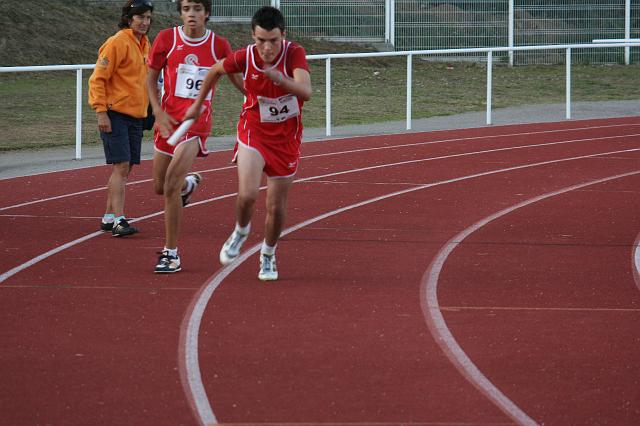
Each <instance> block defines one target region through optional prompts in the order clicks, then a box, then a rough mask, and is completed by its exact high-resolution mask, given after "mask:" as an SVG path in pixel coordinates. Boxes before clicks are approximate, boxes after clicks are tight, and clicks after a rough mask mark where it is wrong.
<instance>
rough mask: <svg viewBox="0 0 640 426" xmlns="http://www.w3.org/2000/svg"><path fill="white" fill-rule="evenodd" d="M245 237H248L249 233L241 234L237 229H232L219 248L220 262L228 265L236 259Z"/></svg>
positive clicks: (245, 239)
mask: <svg viewBox="0 0 640 426" xmlns="http://www.w3.org/2000/svg"><path fill="white" fill-rule="evenodd" d="M247 237H249V234H241V233H239V232H238V231H233V233H232V234H231V236H230V237H229V238H228V239H227V241H226V242H225V243H224V245H223V246H222V249H221V250H220V263H222V264H223V265H228V264H230V263H231V262H233V261H234V260H236V258H237V257H238V255H239V254H240V249H241V248H242V244H244V242H245V241H247Z"/></svg>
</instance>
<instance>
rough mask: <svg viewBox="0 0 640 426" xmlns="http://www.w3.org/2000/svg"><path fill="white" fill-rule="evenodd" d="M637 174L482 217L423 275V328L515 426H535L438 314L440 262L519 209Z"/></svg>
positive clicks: (529, 200)
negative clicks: (492, 379) (467, 351)
mask: <svg viewBox="0 0 640 426" xmlns="http://www.w3.org/2000/svg"><path fill="white" fill-rule="evenodd" d="M638 173H640V171H634V172H630V173H623V174H619V175H615V176H609V177H606V178H602V179H597V180H592V181H590V182H586V183H581V184H578V185H573V186H569V187H566V188H563V189H560V190H557V191H553V192H549V193H546V194H543V195H540V196H538V197H534V198H530V199H528V200H525V201H522V202H520V203H518V204H515V205H513V206H511V207H508V208H506V209H503V210H500V211H499V212H497V213H494V214H492V215H490V216H487V217H486V218H484V219H482V220H480V221H478V222H476V223H474V224H473V225H471V226H470V227H468V228H466V229H465V230H463V231H462V232H460V233H459V234H457V235H456V236H454V237H453V238H451V239H450V240H449V241H448V242H447V243H446V244H445V245H444V246H443V248H442V249H441V250H440V251H439V252H438V254H437V255H436V257H435V258H434V260H433V262H432V263H431V265H429V268H428V269H427V270H426V272H425V273H424V275H423V278H422V283H421V286H420V293H421V297H420V301H421V306H422V312H423V314H424V316H425V318H426V320H427V325H428V326H429V329H430V330H431V334H432V335H433V337H434V338H435V340H436V342H438V345H440V348H441V349H442V350H443V352H444V353H445V354H446V355H447V357H448V358H449V360H450V361H451V362H452V363H453V364H454V365H455V366H456V368H457V369H458V371H460V373H461V374H462V375H463V376H464V377H465V378H466V379H467V380H468V381H469V382H471V383H472V384H473V385H474V386H475V387H476V388H478V390H480V392H481V393H483V394H484V395H485V396H486V397H487V398H489V399H490V400H491V401H493V403H494V404H495V405H496V406H498V408H500V409H501V410H502V411H503V412H504V413H505V414H506V415H508V416H509V417H510V418H511V419H513V420H514V421H515V422H516V423H518V424H524V425H535V424H537V423H536V422H535V421H534V420H533V419H531V418H530V417H529V416H528V415H527V414H526V413H525V412H524V411H522V410H521V409H520V408H519V407H518V406H517V405H515V404H514V403H513V402H512V401H511V400H510V399H509V398H507V397H506V396H505V395H504V394H503V393H502V392H500V390H499V389H498V388H497V387H496V386H495V385H494V384H493V383H491V381H490V380H489V379H487V377H486V376H485V375H484V374H482V372H481V371H480V370H479V369H478V367H476V365H475V364H474V363H473V361H471V359H470V358H469V357H468V356H467V354H466V353H465V352H464V350H463V349H462V348H461V347H460V345H459V344H458V342H457V341H456V339H455V338H454V337H453V334H452V333H451V331H450V330H449V328H448V327H447V324H446V322H445V320H444V317H443V315H442V312H441V308H440V305H439V302H438V294H437V292H438V278H439V276H440V272H441V271H442V267H443V265H444V263H445V262H446V261H447V258H448V257H449V255H450V254H451V252H452V251H453V250H454V249H455V248H456V247H457V246H458V245H459V244H461V243H462V242H463V241H464V239H465V238H467V237H468V236H469V235H471V234H472V233H473V232H475V231H477V230H478V229H480V228H482V227H483V226H485V225H487V224H488V223H490V222H492V221H494V220H496V219H498V218H500V217H502V216H505V215H507V214H509V213H511V212H513V211H515V210H517V209H519V208H522V207H525V206H528V205H530V204H533V203H536V202H538V201H541V200H545V199H547V198H551V197H554V196H557V195H561V194H564V193H567V192H570V191H575V190H578V189H581V188H584V187H587V186H591V185H596V184H599V183H603V182H608V181H610V180H614V179H620V178H624V177H628V176H632V175H635V174H638Z"/></svg>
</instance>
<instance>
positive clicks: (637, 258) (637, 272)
mask: <svg viewBox="0 0 640 426" xmlns="http://www.w3.org/2000/svg"><path fill="white" fill-rule="evenodd" d="M633 247H634V249H633V252H632V253H631V265H632V266H631V267H632V269H633V280H634V281H635V283H636V287H638V290H640V234H638V236H637V237H636V241H635V242H634V243H633Z"/></svg>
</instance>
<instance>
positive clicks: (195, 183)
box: [182, 172, 202, 207]
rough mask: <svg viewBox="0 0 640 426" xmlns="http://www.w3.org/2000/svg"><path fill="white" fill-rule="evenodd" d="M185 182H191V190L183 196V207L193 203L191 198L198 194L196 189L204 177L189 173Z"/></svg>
mask: <svg viewBox="0 0 640 426" xmlns="http://www.w3.org/2000/svg"><path fill="white" fill-rule="evenodd" d="M184 179H185V180H187V181H189V182H191V188H190V189H189V190H188V191H187V192H186V193H184V194H182V207H184V206H186V205H187V204H189V201H191V196H192V195H193V193H194V192H196V188H197V187H198V185H199V184H200V182H202V175H200V173H195V172H194V173H187V176H185V178H184Z"/></svg>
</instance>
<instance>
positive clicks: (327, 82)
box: [325, 58, 331, 136]
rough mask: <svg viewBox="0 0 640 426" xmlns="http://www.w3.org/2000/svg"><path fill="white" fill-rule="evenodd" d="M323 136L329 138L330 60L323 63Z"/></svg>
mask: <svg viewBox="0 0 640 426" xmlns="http://www.w3.org/2000/svg"><path fill="white" fill-rule="evenodd" d="M325 134H326V135H327V136H331V58H327V59H326V62H325Z"/></svg>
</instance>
